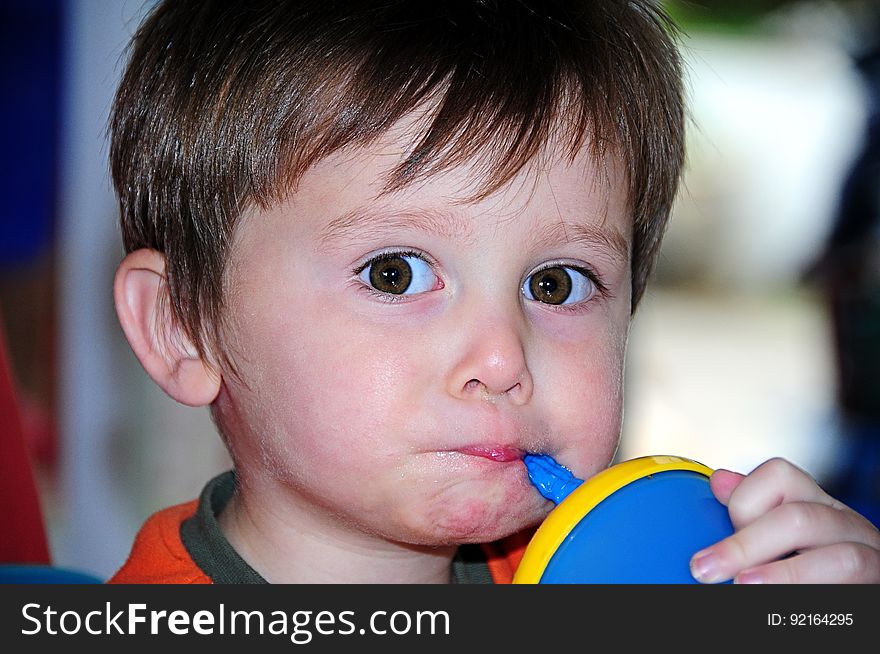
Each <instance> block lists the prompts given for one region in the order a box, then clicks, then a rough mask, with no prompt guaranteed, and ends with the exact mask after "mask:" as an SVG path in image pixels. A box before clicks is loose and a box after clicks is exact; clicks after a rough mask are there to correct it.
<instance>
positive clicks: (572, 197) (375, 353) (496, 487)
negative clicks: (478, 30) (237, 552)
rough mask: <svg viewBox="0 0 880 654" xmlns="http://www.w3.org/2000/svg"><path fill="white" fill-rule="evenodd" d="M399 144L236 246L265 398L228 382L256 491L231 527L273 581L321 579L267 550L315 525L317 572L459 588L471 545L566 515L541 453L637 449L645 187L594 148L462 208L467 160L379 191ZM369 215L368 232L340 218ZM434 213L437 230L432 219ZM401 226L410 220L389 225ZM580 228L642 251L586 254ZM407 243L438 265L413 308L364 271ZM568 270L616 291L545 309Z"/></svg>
mask: <svg viewBox="0 0 880 654" xmlns="http://www.w3.org/2000/svg"><path fill="white" fill-rule="evenodd" d="M400 149H401V145H400V144H398V143H396V142H394V141H393V140H392V141H390V142H386V143H381V144H378V146H377V147H375V148H373V149H371V150H368V151H356V152H348V153H341V154H339V155H336V156H332V157H330V158H328V159H326V160H325V161H323V162H321V163H320V164H319V165H317V166H316V167H315V168H313V169H312V170H310V171H309V172H308V173H307V174H306V175H305V177H304V178H303V179H302V180H301V183H300V184H299V187H298V189H297V192H296V194H295V195H294V196H293V197H292V198H291V199H290V201H289V202H287V203H285V204H283V205H280V206H278V207H276V208H273V209H271V210H269V211H258V212H254V213H253V214H252V215H250V216H248V217H247V218H246V220H245V223H244V224H243V225H242V227H241V229H240V231H239V233H238V238H237V240H236V242H235V246H234V250H233V253H232V257H231V261H230V279H229V281H230V287H231V288H232V289H234V290H233V292H232V296H231V302H230V311H229V314H230V317H231V321H230V327H229V330H228V339H229V341H230V343H231V344H232V353H233V359H234V361H235V364H236V366H237V367H238V368H239V370H240V372H241V374H242V377H243V378H244V379H246V380H248V386H249V388H245V387H244V386H243V385H241V384H239V383H238V382H236V381H235V380H232V379H224V383H223V386H222V388H221V390H220V395H219V397H218V400H217V405H216V412H217V415H218V416H219V417H220V419H221V421H222V423H223V424H224V425H225V428H226V430H227V431H228V433H231V434H233V436H232V438H231V439H230V440H231V441H232V442H233V443H234V445H233V456H234V458H235V460H236V463H237V469H238V470H239V472H240V475H241V479H242V485H243V491H242V493H241V494H240V495H238V496H237V497H236V498H235V500H234V501H233V503H232V505H231V506H230V508H229V509H228V510H227V511H226V512H225V513H224V514H223V516H222V517H221V525H222V527H223V529H224V530H225V532H226V533H227V534H228V536H229V538H230V540H231V541H232V542H233V544H234V545H236V546H237V547H239V548H241V549H242V550H243V551H244V552H247V553H249V554H250V555H251V559H249V560H254V561H257V562H258V563H257V569H258V570H259V571H260V572H262V573H264V574H266V575H267V576H268V578H270V579H278V580H282V579H283V580H289V579H292V578H301V577H300V575H301V574H303V573H306V571H304V570H292V569H290V568H287V569H280V570H279V569H278V566H277V565H274V564H273V557H272V556H271V555H270V554H269V553H265V554H264V553H263V552H261V551H260V550H262V549H263V548H264V547H265V546H266V544H267V543H276V544H275V546H274V547H275V548H276V550H277V551H281V550H283V551H287V552H290V551H293V552H297V551H300V550H299V548H300V547H301V546H302V545H303V543H302V540H303V537H302V535H301V534H302V532H303V530H304V525H307V526H309V528H310V529H309V531H310V537H311V539H312V540H311V541H310V542H309V543H308V546H307V549H306V550H303V551H302V556H301V557H300V556H299V555H297V556H294V557H293V558H294V559H300V560H302V561H306V560H308V561H311V562H312V563H311V564H310V566H309V567H310V571H309V572H308V573H306V574H314V573H315V571H316V569H317V570H320V571H322V575H326V578H333V577H335V576H336V575H338V574H339V572H340V569H342V570H344V577H345V578H347V579H351V578H352V576H357V575H363V574H368V575H370V576H371V577H375V578H378V579H383V578H384V579H391V578H394V579H401V577H402V576H404V575H408V574H409V573H408V572H407V571H408V570H410V569H411V570H412V574H413V575H424V573H425V572H424V571H425V570H431V571H432V579H431V580H433V581H441V580H442V581H445V580H448V577H449V563H450V559H451V557H452V555H453V554H454V550H455V546H456V545H458V544H460V543H467V542H474V543H477V542H487V541H491V540H495V539H497V538H500V537H503V536H506V535H508V534H511V533H513V532H516V531H519V530H521V529H523V528H525V527H528V526H531V525H534V524H536V523H537V522H539V521H540V520H541V519H542V518H543V517H544V516H545V515H546V513H547V512H548V510H549V508H550V507H551V506H552V505H551V504H550V503H548V502H547V501H546V500H544V499H542V498H541V497H540V496H539V495H538V494H537V493H536V492H535V491H534V489H533V488H532V487H531V485H530V484H529V483H528V480H527V476H526V473H525V468H524V466H523V465H522V463H521V460H520V459H521V456H522V454H523V453H524V452H525V451H542V452H548V453H550V454H552V455H553V456H554V457H556V458H557V459H558V460H559V461H561V462H563V463H564V464H565V465H568V466H569V467H571V468H572V469H573V470H575V471H577V472H578V473H580V474H582V475H585V476H589V475H592V474H594V473H595V472H597V471H598V470H600V469H602V468H604V467H605V466H606V465H607V463H608V462H609V461H610V460H611V458H612V456H613V454H614V451H615V449H616V447H617V443H618V439H619V435H620V425H621V411H622V380H623V360H624V351H625V344H626V339H627V333H628V329H629V306H630V281H629V254H628V253H629V244H630V242H631V234H630V228H629V225H630V221H629V219H628V210H627V203H626V198H625V196H624V194H623V193H622V192H621V190H620V189H622V188H624V184H622V183H620V182H619V181H618V180H616V179H615V180H614V182H613V183H611V184H604V183H599V182H598V181H597V180H599V179H600V178H604V177H606V175H605V174H604V173H603V174H601V175H600V174H599V173H598V172H597V171H596V170H595V164H594V163H593V162H592V160H591V158H590V157H589V156H588V155H587V154H586V153H582V154H581V155H579V156H578V157H577V158H576V159H575V161H574V162H573V163H572V164H570V165H569V164H568V163H566V162H563V161H559V160H555V161H551V162H550V163H549V164H548V165H545V166H544V167H543V168H538V166H537V164H536V165H535V166H533V167H532V168H530V169H529V170H526V171H523V173H522V174H521V175H520V176H519V177H518V178H517V179H515V180H513V181H512V182H511V183H510V184H508V185H507V186H506V187H504V188H503V189H501V190H500V191H499V192H498V193H496V194H493V195H492V196H491V197H489V198H486V199H485V200H482V201H479V202H465V201H463V198H464V197H465V195H466V188H467V183H468V181H469V180H471V179H473V172H472V171H471V170H470V169H468V168H460V169H455V170H453V171H450V172H449V173H448V174H442V175H438V176H434V177H432V178H431V179H430V180H429V181H428V182H427V183H425V184H421V185H413V186H412V187H410V188H406V189H404V190H403V191H401V192H399V193H394V194H392V195H388V196H383V197H380V195H381V189H382V180H383V179H384V176H385V174H386V173H387V172H388V171H389V170H390V168H391V166H392V165H393V164H396V162H397V155H396V153H398V152H400ZM611 172H613V171H611ZM615 174H616V173H615ZM364 210H366V211H369V213H370V215H369V216H368V217H364V218H361V219H359V221H360V222H359V223H358V224H356V225H352V224H351V223H352V221H351V220H348V221H346V223H345V226H344V227H343V226H340V224H339V223H338V222H337V223H335V224H334V221H336V220H338V219H339V217H340V216H351V215H352V213H351V212H354V211H357V212H363V211H364ZM426 215H428V216H432V217H433V221H432V223H431V225H432V227H431V228H430V229H423V228H420V227H417V226H411V223H412V222H414V221H413V220H410V219H409V217H411V216H426ZM387 216H392V217H395V224H394V225H393V226H392V227H391V228H387V229H386V228H378V227H377V224H378V223H379V222H380V221H381V219H382V218H383V217H387ZM576 225H582V226H585V227H589V228H591V229H592V230H594V231H596V230H600V229H601V230H603V231H605V232H607V234H608V235H609V236H608V238H610V239H616V240H617V241H618V242H619V244H620V246H621V247H620V249H621V251H620V252H617V251H615V250H614V249H613V248H611V247H609V246H608V245H607V244H606V243H603V242H601V241H597V242H595V243H590V242H587V241H583V240H581V241H574V242H572V241H569V240H568V239H567V238H566V234H567V233H574V228H575V226H576ZM331 227H332V229H331ZM389 250H392V251H393V250H405V251H415V252H419V253H424V255H425V256H426V257H428V258H429V259H430V262H431V264H430V268H431V269H433V270H432V272H431V273H428V277H429V283H428V284H427V285H425V288H426V289H427V290H424V291H422V292H420V293H417V294H413V295H404V296H396V298H397V300H398V301H396V302H389V301H388V300H389V299H392V298H389V297H387V296H386V297H382V296H381V295H379V294H377V293H376V292H375V291H374V292H373V293H371V292H370V291H369V287H368V285H367V284H365V283H364V282H363V281H362V280H361V279H359V277H360V276H359V275H358V274H356V273H354V272H353V271H355V270H357V269H358V268H359V267H360V266H362V265H363V264H364V262H365V259H367V258H369V257H370V256H371V255H374V254H376V253H380V252H388V251H389ZM559 262H564V263H566V264H568V265H577V266H588V267H589V268H590V269H595V271H596V274H599V275H601V278H602V283H603V285H604V286H605V287H606V289H607V290H606V292H604V293H602V292H599V291H598V289H597V290H593V291H589V293H590V295H591V296H590V297H589V298H588V299H587V300H585V301H582V302H579V303H576V304H572V305H561V306H554V305H550V304H546V303H542V302H538V301H536V300H528V299H526V298H525V297H524V295H523V294H522V293H521V291H520V288H521V286H522V285H523V282H524V281H525V280H526V279H527V278H528V276H529V274H530V273H531V272H532V271H534V270H535V269H537V268H539V267H541V266H542V265H544V264H547V263H559ZM416 263H417V262H416ZM417 265H418V264H417ZM420 267H423V268H426V269H427V268H428V267H427V266H420ZM364 277H366V275H364ZM562 306H564V307H565V308H564V309H563V308H562ZM353 362H356V365H352V364H353ZM279 525H280V529H279ZM278 534H280V537H278V536H276V535H278ZM257 535H259V537H256V536H257ZM293 541H296V542H293ZM316 545H317V547H316ZM352 551H354V552H355V553H357V554H358V555H360V556H363V557H364V558H367V557H370V558H379V559H380V560H382V561H384V562H387V563H389V565H388V568H389V569H393V575H389V574H387V572H388V571H387V570H386V569H385V568H384V567H380V568H377V566H376V564H375V563H374V562H369V561H367V560H362V559H361V558H359V557H356V563H353V564H351V565H345V564H344V563H341V561H344V560H345V559H346V556H347V555H348V554H350V553H351V552H352ZM316 561H317V562H319V563H318V564H317V565H316V564H315V563H314V562H316ZM296 565H297V564H293V566H296ZM340 566H342V567H341V568H340ZM322 578H324V577H322ZM404 578H406V577H404ZM411 578H415V577H411Z"/></svg>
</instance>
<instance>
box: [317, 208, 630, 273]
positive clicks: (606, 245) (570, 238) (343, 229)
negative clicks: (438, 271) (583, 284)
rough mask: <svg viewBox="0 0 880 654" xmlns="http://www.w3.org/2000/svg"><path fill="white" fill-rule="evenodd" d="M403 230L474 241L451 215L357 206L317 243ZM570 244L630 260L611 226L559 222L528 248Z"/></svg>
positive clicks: (626, 243) (461, 222) (627, 248)
mask: <svg viewBox="0 0 880 654" xmlns="http://www.w3.org/2000/svg"><path fill="white" fill-rule="evenodd" d="M404 229H415V230H417V231H422V232H426V233H428V234H434V235H436V236H440V237H442V238H446V239H455V238H457V239H462V240H465V241H472V240H473V227H472V226H471V225H470V223H469V222H468V221H467V220H465V219H464V218H462V217H459V216H456V215H454V214H451V213H446V212H442V211H436V210H434V209H402V210H400V209H394V210H383V209H376V208H375V207H358V208H355V209H352V210H350V211H346V212H345V213H343V214H342V215H340V216H338V217H336V218H334V219H333V220H331V221H330V222H329V223H328V224H327V226H326V227H325V228H324V229H323V230H322V231H321V235H320V237H319V241H320V243H321V244H322V246H323V247H325V248H331V249H332V248H334V247H338V246H339V244H340V243H348V242H350V241H357V240H358V239H360V238H376V237H379V238H382V237H384V236H387V235H391V234H396V233H398V232H400V231H401V230H404ZM569 243H572V244H581V245H584V246H586V247H589V248H593V249H598V250H599V251H601V252H603V253H605V254H607V255H608V256H610V257H612V258H614V259H618V260H620V261H621V262H626V261H628V260H629V255H630V244H629V241H627V239H626V238H624V236H623V235H622V234H621V233H620V232H619V231H618V230H617V229H616V228H614V227H606V226H600V225H592V224H584V223H577V222H566V221H564V220H560V221H558V222H554V223H551V224H549V225H547V226H546V227H545V228H543V229H542V230H540V231H536V233H535V235H534V236H533V238H532V242H531V244H530V245H531V246H532V247H533V248H535V249H541V248H544V247H550V246H553V245H559V244H569Z"/></svg>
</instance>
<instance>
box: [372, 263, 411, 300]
mask: <svg viewBox="0 0 880 654" xmlns="http://www.w3.org/2000/svg"><path fill="white" fill-rule="evenodd" d="M410 282H412V268H411V267H410V265H409V263H407V262H406V260H405V259H404V258H403V257H401V256H399V255H393V256H389V257H385V258H382V259H380V260H378V261H375V262H373V263H372V264H370V284H371V285H372V286H373V288H375V289H376V290H377V291H382V292H383V293H391V294H393V295H401V294H402V293H404V292H406V289H408V288H409V285H410Z"/></svg>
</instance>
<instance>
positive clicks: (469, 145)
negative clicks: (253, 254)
mask: <svg viewBox="0 0 880 654" xmlns="http://www.w3.org/2000/svg"><path fill="white" fill-rule="evenodd" d="M675 36H676V31H675V28H674V26H673V25H672V24H671V22H670V20H669V19H668V18H667V16H666V15H665V13H664V12H663V10H662V9H661V8H660V7H659V3H657V2H652V1H651V0H630V1H627V0H582V1H580V2H575V1H568V2H566V1H561V0H560V1H548V0H444V1H443V2H414V1H408V0H386V1H384V2H365V1H363V0H360V1H353V2H344V1H334V2H328V1H327V0H303V1H296V2H293V1H290V2H279V1H271V2H270V1H257V2H242V3H239V2H222V1H215V0H166V1H164V2H161V3H160V4H159V5H158V6H156V7H155V8H154V9H153V11H152V12H151V13H150V14H149V16H147V18H146V19H145V21H144V22H143V24H142V25H141V26H140V28H139V29H138V31H137V33H136V34H135V36H134V38H133V39H132V43H131V46H130V58H129V62H128V66H127V68H126V70H125V73H124V76H123V79H122V82H121V84H120V86H119V89H118V92H117V95H116V99H115V103H114V106H113V110H112V115H111V117H110V131H111V136H112V141H111V150H110V155H111V170H112V175H113V181H114V184H115V188H116V191H117V194H118V196H119V203H120V209H121V223H122V234H123V240H124V244H125V248H126V251H129V252H130V251H132V250H135V249H138V248H152V249H155V250H158V251H159V252H162V253H164V254H165V256H166V261H167V264H166V283H167V285H168V291H169V297H170V300H171V306H170V310H171V312H172V315H173V316H174V317H175V318H176V319H177V320H179V321H180V323H181V325H182V326H183V328H184V329H185V330H186V332H187V333H188V335H189V336H190V337H191V338H192V340H193V341H194V342H195V344H196V347H197V348H198V349H199V352H200V353H202V354H205V353H206V351H205V344H206V339H207V341H208V342H209V343H210V344H212V345H215V346H218V350H219V344H220V331H219V325H220V324H221V318H222V308H223V297H224V294H223V273H224V266H225V262H226V257H227V254H228V249H229V245H230V243H231V240H232V234H233V230H234V228H235V224H236V222H237V219H238V217H239V216H240V215H241V214H242V212H243V211H244V210H245V209H247V208H249V207H252V206H260V207H264V208H267V207H269V206H271V205H272V204H273V203H275V202H278V201H279V200H281V199H283V198H284V197H285V195H287V194H288V193H289V192H290V191H291V190H292V189H293V188H294V186H295V184H296V182H297V180H298V179H299V177H300V176H301V175H302V174H303V172H304V171H305V170H307V169H308V168H309V166H311V165H312V164H314V163H315V162H317V161H318V160H320V159H321V158H323V157H326V156H327V155H329V154H331V153H333V152H335V151H337V150H339V149H340V148H343V147H346V146H350V145H364V144H367V143H369V142H370V141H371V139H374V138H376V137H378V136H379V135H381V134H383V133H384V132H385V131H386V130H387V129H388V128H389V127H390V126H391V125H393V124H394V123H395V122H396V121H398V120H399V119H400V118H402V117H403V116H405V115H407V114H408V113H410V112H412V111H413V110H414V109H416V108H417V107H420V106H423V105H425V103H428V104H430V105H431V106H432V107H433V108H434V109H433V114H432V115H431V119H430V120H429V121H428V122H427V126H426V128H425V129H424V131H423V132H422V133H421V134H420V140H418V141H417V142H416V144H415V146H414V147H413V149H412V150H411V151H410V152H409V153H407V156H406V157H405V159H404V161H403V163H401V164H400V166H399V167H398V168H397V169H396V170H394V171H393V173H392V175H391V176H390V178H389V179H388V180H387V187H386V189H387V190H394V189H397V188H400V187H402V186H404V185H406V184H408V183H411V182H412V181H414V180H417V179H420V178H424V177H425V176H428V175H431V174H433V173H436V172H438V171H440V170H443V169H446V168H448V167H451V166H454V165H456V164H458V163H461V162H463V161H467V160H472V159H473V160H477V161H479V162H481V163H482V164H483V166H484V168H483V169H484V171H485V173H486V175H485V179H486V180H487V181H486V183H485V185H484V188H482V189H481V193H482V194H483V195H488V194H489V193H491V192H492V191H494V190H496V189H497V188H499V187H500V186H502V185H503V184H505V183H506V182H507V181H509V180H510V179H511V178H512V177H513V176H514V175H515V174H516V173H517V172H518V171H519V170H520V169H521V168H522V167H523V166H524V165H525V164H526V163H528V162H529V160H530V159H531V158H532V157H533V156H535V155H536V154H537V153H538V152H539V151H541V149H542V147H543V146H544V145H545V144H546V143H547V142H548V140H549V139H550V138H551V135H554V136H555V135H558V134H559V132H560V131H561V132H562V135H561V136H562V139H563V147H564V148H565V149H566V150H567V153H568V154H569V155H570V156H574V153H576V152H577V151H578V150H579V149H580V148H581V147H582V146H583V145H584V144H585V143H589V144H590V146H591V147H592V148H593V154H594V156H596V157H602V156H603V155H604V154H605V153H606V152H608V151H609V150H610V151H611V152H612V153H613V154H614V155H615V156H618V157H620V159H621V161H622V162H623V165H624V169H625V170H626V171H627V173H628V176H629V189H628V190H629V198H630V207H631V210H632V213H633V225H634V239H633V251H632V284H633V292H632V309H633V310H635V307H636V305H637V304H638V301H639V299H640V298H641V296H642V293H643V292H644V288H645V284H646V282H647V279H648V276H649V274H650V272H651V270H652V268H653V265H654V262H655V260H656V257H657V254H658V250H659V246H660V242H661V239H662V235H663V232H664V230H665V226H666V223H667V220H668V216H669V212H670V209H671V206H672V202H673V199H674V197H675V194H676V191H677V187H678V180H679V175H680V171H681V167H682V163H683V156H684V152H683V151H684V146H683V140H684V126H683V122H684V119H683V101H682V86H681V62H680V57H679V54H678V51H677V49H676V43H675ZM223 358H225V356H224V357H223Z"/></svg>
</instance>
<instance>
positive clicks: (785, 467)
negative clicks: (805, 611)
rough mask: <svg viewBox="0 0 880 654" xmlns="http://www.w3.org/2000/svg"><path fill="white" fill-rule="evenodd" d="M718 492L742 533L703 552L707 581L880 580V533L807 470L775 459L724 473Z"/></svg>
mask: <svg viewBox="0 0 880 654" xmlns="http://www.w3.org/2000/svg"><path fill="white" fill-rule="evenodd" d="M710 483H711V486H712V492H713V493H714V494H715V496H716V497H717V498H718V500H719V501H720V502H721V503H722V504H724V505H725V506H727V507H728V510H729V512H730V519H731V522H732V523H733V526H734V528H735V529H736V533H735V534H733V535H732V536H729V537H727V538H725V539H724V540H722V541H719V542H718V543H716V544H714V545H712V546H711V547H707V548H706V549H704V550H701V551H700V552H697V553H696V554H695V555H694V557H693V558H692V559H691V573H692V574H693V575H694V577H695V578H696V579H697V580H699V581H702V582H705V583H712V582H719V581H726V580H728V579H731V578H733V580H734V583H765V584H821V583H880V532H878V530H877V528H876V527H875V526H874V525H872V524H871V523H870V522H869V521H868V520H867V519H866V518H864V517H863V516H861V515H860V514H858V513H856V512H855V511H853V510H852V509H850V508H849V507H847V506H845V505H844V504H841V503H840V502H838V501H837V500H835V499H834V498H833V497H831V496H830V495H828V494H827V493H826V492H825V491H823V490H822V489H821V488H819V486H818V485H817V484H816V482H815V481H814V480H813V479H812V477H810V476H809V475H808V474H807V473H806V472H804V471H803V470H801V469H800V468H798V467H796V466H794V465H793V464H791V463H789V462H788V461H786V460H784V459H771V460H769V461H766V462H765V463H763V464H761V465H760V466H758V467H757V468H755V470H753V471H752V472H751V473H750V474H749V475H747V476H743V475H740V474H737V473H735V472H730V471H728V470H717V471H716V472H715V473H714V474H713V475H712V478H711V480H710Z"/></svg>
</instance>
